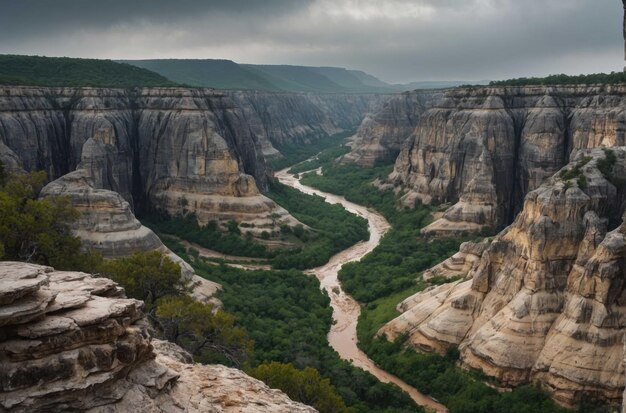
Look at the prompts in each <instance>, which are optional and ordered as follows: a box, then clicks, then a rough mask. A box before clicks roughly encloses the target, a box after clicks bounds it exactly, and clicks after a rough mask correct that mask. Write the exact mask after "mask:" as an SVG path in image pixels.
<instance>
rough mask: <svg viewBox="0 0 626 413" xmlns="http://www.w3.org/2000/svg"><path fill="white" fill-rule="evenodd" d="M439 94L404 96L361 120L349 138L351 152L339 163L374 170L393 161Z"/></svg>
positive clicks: (426, 92)
mask: <svg viewBox="0 0 626 413" xmlns="http://www.w3.org/2000/svg"><path fill="white" fill-rule="evenodd" d="M442 94H443V92H442V91H437V90H429V91H415V92H405V93H402V94H400V95H396V96H395V97H393V98H391V99H389V100H387V101H386V102H385V103H383V104H382V105H380V106H379V108H378V109H377V110H376V111H374V112H370V113H369V114H368V115H367V116H366V117H365V119H363V122H361V125H360V126H359V129H358V130H357V132H356V134H355V135H354V136H353V137H352V142H351V148H352V150H351V151H350V153H348V154H346V155H345V156H344V157H343V158H342V162H343V163H355V164H357V165H361V166H373V165H375V164H377V163H392V162H393V161H395V159H396V158H397V157H398V154H399V153H400V150H401V149H402V144H403V143H404V141H406V140H407V139H408V138H409V136H411V134H412V133H413V130H414V129H415V127H416V126H417V125H418V124H419V120H420V118H421V116H422V114H423V113H424V112H426V111H427V110H428V109H430V108H431V107H432V106H433V105H434V104H435V102H436V101H437V100H438V99H440V98H441V96H442Z"/></svg>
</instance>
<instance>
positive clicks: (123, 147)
mask: <svg viewBox="0 0 626 413" xmlns="http://www.w3.org/2000/svg"><path fill="white" fill-rule="evenodd" d="M384 98H385V97H384V96H378V95H332V94H328V95H314V94H274V93H261V92H218V91H214V90H210V89H183V88H152V89H134V90H122V89H96V88H32V87H3V88H2V89H0V159H2V160H3V162H4V163H6V164H7V165H8V167H9V168H10V169H11V170H19V169H24V170H27V171H29V170H35V169H43V170H45V171H47V172H48V175H49V177H50V179H51V180H52V179H57V178H59V177H61V176H62V175H65V174H66V173H69V172H72V171H74V170H75V169H77V168H78V167H80V168H81V169H85V170H87V171H89V172H90V175H91V177H92V178H93V180H94V184H95V187H96V188H98V189H108V190H112V191H115V192H118V193H119V194H121V195H122V197H123V198H124V199H125V200H126V201H128V202H129V203H130V204H131V207H133V208H134V209H136V210H143V209H144V208H146V207H149V208H155V209H161V210H165V211H168V212H170V213H174V214H175V213H178V212H179V210H180V208H181V203H184V204H186V209H187V210H188V211H190V212H195V213H196V214H197V215H198V217H199V220H200V222H201V223H203V224H204V223H206V222H208V221H209V220H214V219H215V220H219V221H226V220H230V219H235V220H238V221H250V222H253V221H254V220H255V219H261V220H262V221H264V222H265V221H267V222H270V221H271V220H269V219H267V217H268V216H271V215H272V214H275V213H282V215H285V214H284V212H283V211H280V210H277V207H276V205H275V204H274V203H273V202H272V201H270V200H269V199H268V198H266V197H264V196H263V195H262V194H261V193H260V191H263V190H265V189H266V188H267V182H268V170H267V168H266V166H265V160H264V156H263V155H264V152H265V153H266V154H271V153H275V150H274V149H273V147H272V143H276V144H284V143H289V142H305V141H306V140H311V139H314V138H316V137H319V136H323V135H326V134H329V133H333V132H336V131H339V130H341V129H343V128H349V127H354V126H355V125H356V124H358V122H359V121H360V119H361V118H362V117H363V116H364V114H365V112H367V111H368V110H370V109H371V108H372V107H373V106H374V105H375V104H376V103H377V102H379V101H381V100H382V99H384Z"/></svg>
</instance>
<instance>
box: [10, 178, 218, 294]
mask: <svg viewBox="0 0 626 413" xmlns="http://www.w3.org/2000/svg"><path fill="white" fill-rule="evenodd" d="M92 173H93V172H91V171H87V170H85V169H78V170H76V171H74V172H71V173H69V174H66V175H63V176H62V177H61V178H59V179H57V180H55V181H53V182H51V183H49V184H48V185H46V186H45V187H44V188H43V189H42V191H41V196H42V197H49V196H66V197H68V198H69V200H70V202H71V203H72V206H73V207H74V208H76V209H77V210H78V212H79V213H80V215H79V218H78V220H77V221H75V222H74V223H73V224H72V230H73V232H74V235H76V236H77V237H79V238H80V240H81V242H82V244H83V246H84V247H85V248H88V249H92V250H95V251H98V252H100V253H101V254H102V255H103V256H104V257H105V258H120V257H125V256H129V255H132V254H133V253H134V252H137V251H160V252H162V253H163V254H165V255H167V256H168V257H169V258H170V259H171V260H172V261H174V262H176V263H178V264H179V265H180V266H181V276H182V277H184V278H186V279H188V280H190V281H192V282H193V283H194V285H195V287H194V290H193V293H192V295H193V296H194V298H196V299H198V300H199V301H202V302H212V303H214V304H217V305H219V301H218V300H216V299H215V298H214V297H213V296H214V295H215V293H216V292H217V290H218V289H219V288H221V287H220V285H219V284H217V283H214V282H212V281H209V280H206V279H204V278H201V277H198V276H197V275H196V274H195V272H194V270H193V268H192V267H191V266H190V265H189V264H188V263H187V262H185V261H184V260H183V259H182V258H180V257H179V256H178V255H176V254H174V253H173V252H172V251H170V250H169V249H168V248H167V247H166V246H165V245H164V244H163V243H162V242H161V240H160V239H159V237H158V236H157V235H156V234H155V233H154V232H153V231H152V230H151V229H149V228H147V227H145V226H143V225H141V223H140V222H139V221H138V220H137V218H135V215H134V214H133V212H132V210H131V206H130V204H129V203H128V202H127V201H126V200H124V199H123V198H122V196H121V195H120V194H118V193H117V192H113V191H110V190H106V189H95V187H94V186H95V185H96V183H95V181H94V178H93V177H92V176H91V175H92ZM1 300H2V298H1V297H0V301H1Z"/></svg>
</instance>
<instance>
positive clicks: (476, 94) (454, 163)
mask: <svg viewBox="0 0 626 413" xmlns="http://www.w3.org/2000/svg"><path fill="white" fill-rule="evenodd" d="M625 109H626V86H623V85H615V86H572V87H570V86H563V87H480V88H459V89H450V90H446V91H441V92H424V91H414V92H410V93H408V94H403V95H400V96H397V97H395V98H393V99H392V100H390V101H389V102H387V103H386V104H385V105H384V106H383V107H382V109H380V110H379V111H377V112H376V113H374V114H371V115H370V116H368V117H367V118H366V120H364V122H363V124H362V125H361V127H360V128H359V131H358V132H357V137H359V139H357V140H355V144H354V147H353V150H352V152H351V153H350V154H348V155H347V156H346V159H347V160H348V161H350V160H352V161H355V162H358V163H361V164H365V165H367V164H372V163H373V162H375V161H376V160H385V159H388V158H389V156H390V155H391V154H393V153H394V152H393V151H391V150H390V149H389V148H394V147H397V146H394V145H397V144H398V143H399V142H404V146H403V148H402V150H401V151H400V154H399V156H398V158H397V159H396V162H395V167H394V172H393V173H392V175H391V176H390V180H391V181H392V182H393V183H394V184H395V185H397V186H398V187H399V188H402V189H404V190H406V191H407V192H408V193H407V194H406V195H405V196H404V198H403V199H404V201H405V203H406V204H407V205H413V203H414V202H415V200H416V199H419V200H421V201H423V202H426V203H429V202H431V201H432V200H433V198H436V199H438V200H440V201H453V202H455V203H456V204H455V205H453V206H452V208H450V209H449V210H448V211H446V213H445V215H444V217H443V218H442V219H441V220H439V221H438V222H436V223H435V224H434V225H433V226H431V227H430V228H428V229H427V230H432V231H444V232H445V231H458V230H467V229H470V230H477V229H480V228H481V227H482V226H484V225H488V226H495V227H501V226H503V225H506V224H508V223H510V222H512V219H513V217H515V215H517V213H518V212H519V210H520V209H521V207H522V204H523V199H524V196H525V195H526V194H527V193H528V192H530V191H532V190H534V189H536V188H538V187H539V185H541V183H543V182H544V180H545V179H547V178H548V177H550V176H551V175H552V174H554V172H556V171H557V170H559V169H560V168H561V167H563V166H564V165H565V164H567V162H568V161H569V155H570V152H571V151H572V150H574V149H584V148H594V147H598V146H615V145H624V144H625V138H624V133H625V131H626V115H625ZM409 130H410V132H409ZM407 138H408V139H407ZM457 201H458V202H457Z"/></svg>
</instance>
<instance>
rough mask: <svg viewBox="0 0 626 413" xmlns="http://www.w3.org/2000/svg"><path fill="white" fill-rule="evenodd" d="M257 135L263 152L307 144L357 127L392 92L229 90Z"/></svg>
mask: <svg viewBox="0 0 626 413" xmlns="http://www.w3.org/2000/svg"><path fill="white" fill-rule="evenodd" d="M228 93H229V95H230V96H231V97H232V99H233V100H234V101H235V102H236V103H237V105H238V106H239V107H240V108H241V109H242V111H243V113H244V115H245V116H246V123H247V124H248V125H249V127H250V129H251V130H252V132H253V133H254V134H255V135H256V136H257V137H258V138H259V141H260V142H261V147H262V150H263V154H264V155H266V156H276V155H278V151H277V150H276V149H275V148H274V146H278V147H280V146H282V145H285V144H294V143H295V144H308V143H311V142H312V141H314V140H315V139H318V138H320V137H324V136H327V135H332V134H334V133H338V132H341V131H343V130H350V129H354V128H356V127H357V126H358V125H359V124H360V123H361V121H362V120H363V118H364V117H365V115H366V114H368V113H370V112H372V111H374V110H376V109H377V108H378V107H379V106H380V105H382V104H383V102H385V101H387V100H389V99H390V98H391V97H392V96H393V95H384V94H329V93H327V94H315V93H267V92H255V91H240V92H228Z"/></svg>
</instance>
